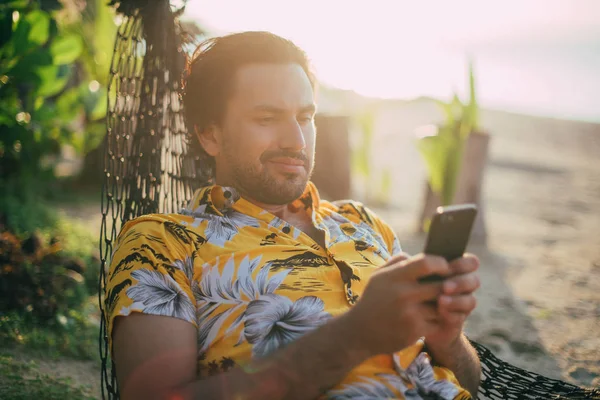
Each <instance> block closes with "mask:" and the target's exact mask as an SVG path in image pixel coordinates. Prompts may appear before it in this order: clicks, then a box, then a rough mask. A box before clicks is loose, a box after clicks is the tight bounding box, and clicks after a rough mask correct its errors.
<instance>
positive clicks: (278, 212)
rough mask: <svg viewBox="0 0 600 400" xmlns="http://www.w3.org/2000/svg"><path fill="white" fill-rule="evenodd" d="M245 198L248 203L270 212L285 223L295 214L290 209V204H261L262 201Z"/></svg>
mask: <svg viewBox="0 0 600 400" xmlns="http://www.w3.org/2000/svg"><path fill="white" fill-rule="evenodd" d="M244 198H245V199H246V200H247V201H249V202H250V203H252V204H254V205H255V206H258V207H260V208H262V209H264V210H266V211H268V212H270V213H271V214H273V215H274V216H276V217H279V218H281V219H282V220H284V221H287V220H288V219H289V217H290V216H291V215H292V214H293V212H292V211H291V210H290V208H289V204H281V205H280V204H265V203H261V202H260V201H256V200H254V199H252V198H249V197H244Z"/></svg>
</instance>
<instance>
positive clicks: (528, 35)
mask: <svg viewBox="0 0 600 400" xmlns="http://www.w3.org/2000/svg"><path fill="white" fill-rule="evenodd" d="M185 18H189V19H194V20H196V21H197V22H198V23H199V24H200V25H201V26H202V27H205V28H207V29H208V30H209V31H210V32H214V34H225V33H230V32H239V31H244V30H268V31H271V32H273V33H276V34H279V35H281V36H284V37H286V38H288V39H291V40H293V41H294V42H295V43H296V44H297V45H299V46H300V47H302V48H303V49H304V50H305V51H306V52H307V53H308V55H309V57H310V58H311V59H312V62H313V64H314V66H315V69H316V72H317V75H318V77H319V78H320V80H321V81H322V82H323V83H325V84H327V85H331V86H335V87H339V88H343V89H352V90H355V91H356V92H358V93H360V94H363V95H367V96H374V97H385V98H400V99H410V98H415V97H419V96H434V97H438V98H449V97H450V96H451V95H452V93H453V92H454V91H457V92H458V93H459V94H466V91H467V62H468V59H469V58H471V59H472V60H473V62H474V66H475V74H476V79H477V86H478V94H479V100H480V102H481V105H482V106H484V107H489V108H498V109H505V110H509V111H516V112H523V113H530V114H538V115H545V116H554V117H559V118H571V119H579V120H590V121H596V122H600V0H502V1H492V0H487V1H486V0H479V1H474V0H452V1H445V0H439V1H433V0H421V1H416V0H415V1H402V0H369V1H353V0H346V1H340V0H320V1H317V0H302V1H287V0H252V1H248V0H213V1H204V0H188V2H187V7H186V13H185Z"/></svg>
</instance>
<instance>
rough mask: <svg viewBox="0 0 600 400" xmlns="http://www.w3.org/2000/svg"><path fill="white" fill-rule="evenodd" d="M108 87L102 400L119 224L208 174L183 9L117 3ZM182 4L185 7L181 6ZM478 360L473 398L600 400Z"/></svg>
mask: <svg viewBox="0 0 600 400" xmlns="http://www.w3.org/2000/svg"><path fill="white" fill-rule="evenodd" d="M113 3H116V4H117V12H118V13H119V16H120V26H119V29H118V33H117V38H116V40H115V47H114V54H113V59H112V64H111V69H110V81H109V87H108V92H109V96H108V114H107V132H106V137H105V140H104V184H103V189H102V206H101V207H102V227H101V232H100V243H99V245H100V254H101V263H102V266H101V269H100V279H99V288H100V290H99V299H98V300H99V303H100V309H101V313H102V318H101V326H100V337H99V349H100V356H101V360H102V373H101V380H102V385H101V387H102V398H103V399H106V398H108V399H118V398H119V393H118V388H117V381H116V373H115V367H114V363H113V362H112V360H111V358H110V352H109V349H108V332H107V325H106V320H105V310H104V302H103V300H104V299H103V295H104V288H105V285H106V270H107V268H108V265H109V263H110V257H111V254H112V251H113V244H114V242H115V240H116V237H117V235H118V233H119V231H120V229H121V226H122V225H123V224H124V223H125V222H127V221H128V220H130V219H132V218H136V217H138V216H141V215H144V214H149V213H171V212H177V211H178V210H179V209H180V208H181V207H182V206H183V205H185V204H186V203H187V202H188V201H189V200H190V198H191V196H192V194H193V191H194V189H196V188H198V187H200V186H202V185H204V184H206V182H207V176H208V173H207V171H206V170H205V169H203V168H202V165H201V164H202V163H201V162H200V161H201V160H200V159H199V158H198V157H195V156H194V155H193V154H190V152H189V151H188V149H189V145H188V143H189V140H190V138H189V137H188V132H187V129H186V125H185V121H184V113H183V104H182V101H181V96H180V93H181V76H182V73H183V71H184V69H185V59H186V57H185V51H186V50H185V46H186V45H188V44H190V43H192V42H193V40H192V38H191V37H190V35H187V34H186V33H185V32H184V30H183V29H182V26H181V24H180V23H179V20H178V17H179V16H180V14H181V13H182V11H183V9H182V8H180V9H175V8H174V7H172V5H171V4H170V2H169V1H168V0H155V1H152V2H149V1H144V0H129V1H128V0H122V1H121V2H119V3H117V2H116V1H113ZM184 4H185V2H184ZM472 344H473V346H474V347H475V349H476V350H477V352H478V354H479V357H480V359H481V363H482V370H483V380H482V383H481V387H480V390H479V394H478V395H479V396H478V397H479V398H480V399H483V398H487V399H543V400H547V399H600V388H595V389H589V388H580V387H577V386H574V385H571V384H569V383H566V382H562V381H560V380H555V379H549V378H546V377H544V376H541V375H538V374H535V373H533V372H529V371H526V370H523V369H521V368H518V367H516V366H513V365H511V364H508V363H506V362H504V361H502V360H500V359H498V358H497V357H496V356H494V355H493V354H492V353H491V352H490V350H489V349H487V348H486V347H484V346H483V345H481V344H479V343H476V342H474V341H472Z"/></svg>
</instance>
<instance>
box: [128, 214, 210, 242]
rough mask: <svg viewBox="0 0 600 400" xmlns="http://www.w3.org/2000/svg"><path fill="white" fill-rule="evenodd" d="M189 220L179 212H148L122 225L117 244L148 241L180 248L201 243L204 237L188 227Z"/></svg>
mask: <svg viewBox="0 0 600 400" xmlns="http://www.w3.org/2000/svg"><path fill="white" fill-rule="evenodd" d="M189 220H190V218H189V217H186V216H183V215H180V214H148V215H143V216H141V217H137V218H135V219H132V220H130V221H128V222H126V223H125V224H124V225H123V227H122V229H121V232H120V233H119V237H118V239H117V246H123V245H127V244H129V245H130V246H131V245H132V244H133V245H135V244H136V242H138V243H139V242H147V241H149V242H151V243H154V244H155V245H156V246H159V247H169V246H174V247H175V248H181V249H182V248H189V247H193V246H194V244H202V243H203V242H204V239H203V238H202V237H201V236H199V235H198V234H197V233H195V232H193V231H192V230H190V229H189V225H188V222H189ZM197 242H200V243H197Z"/></svg>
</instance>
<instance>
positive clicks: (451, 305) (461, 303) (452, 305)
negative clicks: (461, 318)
mask: <svg viewBox="0 0 600 400" xmlns="http://www.w3.org/2000/svg"><path fill="white" fill-rule="evenodd" d="M476 306H477V300H476V299H475V296H473V295H470V294H463V295H458V296H446V295H442V296H440V297H439V299H438V310H439V312H440V314H441V315H445V314H453V313H463V314H466V315H468V314H470V313H471V312H472V311H473V310H474V309H475V307H476Z"/></svg>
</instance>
